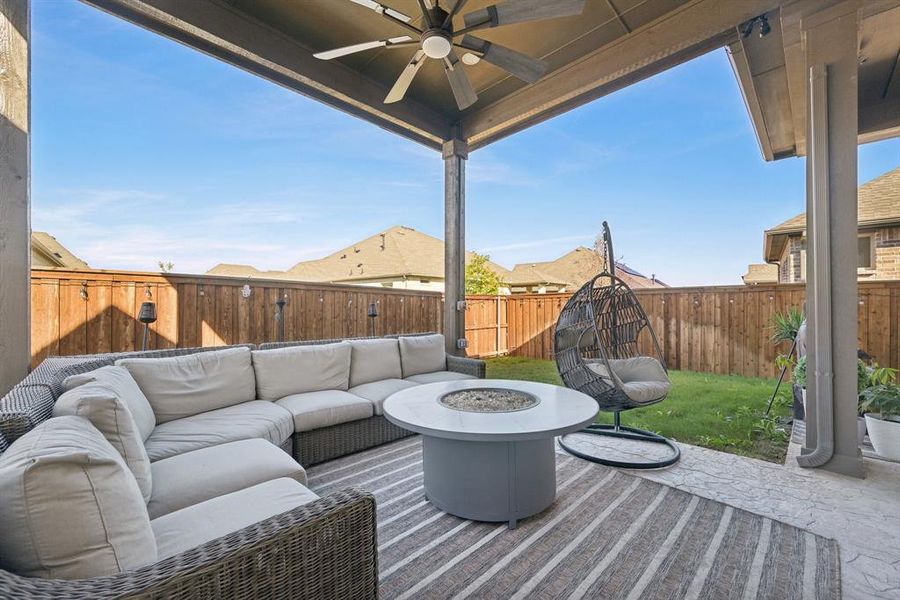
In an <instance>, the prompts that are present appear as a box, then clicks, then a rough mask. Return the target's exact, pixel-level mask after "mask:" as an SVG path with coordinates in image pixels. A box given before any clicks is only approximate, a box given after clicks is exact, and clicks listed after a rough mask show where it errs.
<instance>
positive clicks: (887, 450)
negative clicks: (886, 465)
mask: <svg viewBox="0 0 900 600" xmlns="http://www.w3.org/2000/svg"><path fill="white" fill-rule="evenodd" d="M860 406H861V409H862V410H863V411H865V416H866V428H867V429H868V430H869V438H870V439H871V440H872V446H874V447H875V452H876V453H877V454H879V455H880V456H883V457H884V458H887V459H890V460H896V461H900V385H897V384H896V383H883V384H879V385H874V386H872V387H869V388H867V389H866V390H865V391H864V392H863V399H862V402H861V403H860Z"/></svg>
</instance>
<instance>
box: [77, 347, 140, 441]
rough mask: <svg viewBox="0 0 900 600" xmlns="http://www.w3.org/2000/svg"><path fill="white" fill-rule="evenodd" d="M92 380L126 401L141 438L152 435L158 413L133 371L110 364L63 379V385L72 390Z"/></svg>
mask: <svg viewBox="0 0 900 600" xmlns="http://www.w3.org/2000/svg"><path fill="white" fill-rule="evenodd" d="M92 381H96V382H97V383H102V384H104V385H106V386H108V387H109V388H110V389H112V390H113V391H114V392H115V393H116V394H117V395H118V396H119V399H120V400H122V402H123V403H125V406H127V407H128V410H130V411H131V416H132V417H133V418H134V422H135V423H136V424H137V427H138V430H139V431H140V432H141V440H146V439H147V438H148V437H150V433H151V432H152V431H153V428H154V427H156V415H154V414H153V408H152V407H151V406H150V402H149V401H148V400H147V396H145V395H144V392H142V391H141V388H140V387H138V384H137V382H136V381H135V380H134V377H132V376H131V373H129V372H128V369H126V368H125V367H117V366H114V365H109V366H106V367H101V368H99V369H94V370H93V371H88V372H87V373H79V374H78V375H71V376H69V377H66V379H65V381H63V387H64V388H65V389H66V390H71V389H73V388H76V387H78V386H79V385H84V384H86V383H90V382H92Z"/></svg>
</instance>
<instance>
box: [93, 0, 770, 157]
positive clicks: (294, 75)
mask: <svg viewBox="0 0 900 600" xmlns="http://www.w3.org/2000/svg"><path fill="white" fill-rule="evenodd" d="M84 1H85V2H87V3H88V4H92V5H94V6H96V7H98V8H101V9H103V10H106V11H108V12H111V13H113V14H116V15H118V16H120V17H122V18H124V19H126V20H129V21H132V22H135V23H137V24H138V25H141V26H143V27H146V28H148V29H150V30H153V31H156V32H157V33H160V34H162V35H165V36H167V37H170V38H172V39H175V40H177V41H179V42H182V43H184V44H186V45H188V46H191V47H194V48H196V49H198V50H201V51H203V52H206V53H208V54H211V55H213V56H216V57H218V58H220V59H222V60H225V61H226V62H230V63H232V64H235V65H236V66H239V67H241V68H244V69H246V70H248V71H251V72H253V73H256V74H258V75H260V76H263V77H266V78H268V79H270V80H272V81H275V82H276V83H279V84H281V85H284V86H286V87H289V88H291V89H294V90H296V91H299V92H301V93H303V94H306V95H308V96H311V97H313V98H315V99H318V100H320V101H323V102H325V103H327V104H330V105H332V106H335V107H336V108H339V109H341V110H344V111H346V112H349V113H351V114H354V115H356V116H359V117H361V118H364V119H366V120H369V121H371V122H373V123H375V124H377V125H379V126H382V127H384V128H386V129H389V130H391V131H394V132H396V133H399V134H401V135H404V136H406V137H408V138H410V139H413V140H415V141H418V142H420V143H423V144H425V145H427V146H430V147H433V148H439V147H440V145H441V142H442V141H444V140H447V139H450V138H451V137H453V136H454V135H457V136H461V137H463V138H465V139H467V140H468V141H469V144H470V147H471V148H476V147H480V146H484V145H487V144H489V143H491V142H493V141H495V140H497V139H500V138H502V137H505V136H507V135H510V134H511V133H514V132H515V131H519V130H521V129H525V128H527V127H530V126H531V125H534V124H535V123H538V122H540V121H543V120H545V119H547V118H550V117H552V116H554V115H556V114H559V113H562V112H565V111H568V110H571V109H572V108H575V107H577V106H580V105H582V104H584V103H586V102H589V101H591V100H593V99H595V98H598V97H600V96H603V95H605V94H608V93H610V92H612V91H615V90H617V89H620V88H622V87H625V86H627V85H629V84H631V83H634V82H635V81H638V80H640V79H643V78H645V77H649V76H651V75H653V74H655V73H658V72H660V71H662V70H665V69H667V68H670V67H672V66H674V65H676V64H678V63H680V62H683V61H685V60H689V59H691V58H693V57H695V56H698V55H699V54H702V53H704V52H707V51H709V50H712V49H715V48H718V47H721V46H723V45H725V44H728V43H732V42H734V41H735V40H736V35H737V34H736V31H735V27H736V26H737V25H739V24H740V23H742V22H743V21H745V20H747V19H749V18H752V17H754V16H756V15H759V14H761V13H763V12H766V11H769V10H772V9H773V8H777V7H778V6H779V5H781V4H783V3H784V2H785V1H786V0H740V1H728V2H722V1H721V0H587V4H586V7H585V10H584V13H583V14H582V15H581V16H578V17H566V18H560V19H553V20H546V21H539V22H533V23H522V24H517V25H510V26H507V27H501V28H497V29H492V30H483V31H479V32H478V35H479V36H480V37H483V38H484V39H486V40H489V41H492V42H496V43H499V44H502V45H504V46H508V47H510V48H512V49H514V50H518V51H520V52H523V53H525V54H528V55H530V56H534V57H541V58H544V59H545V60H547V61H548V62H549V63H550V69H549V71H548V74H547V75H546V76H545V77H544V78H543V79H542V80H540V81H538V82H537V83H535V84H530V85H529V84H525V83H524V82H522V81H520V80H518V79H516V78H514V77H511V76H509V75H508V74H506V73H505V72H504V71H502V70H500V69H498V68H496V67H494V66H492V65H490V64H488V63H486V62H484V61H482V62H480V63H479V64H477V65H474V66H467V67H465V69H466V73H467V75H468V76H469V77H470V79H471V81H472V83H473V85H474V87H475V89H476V90H477V92H478V95H479V100H478V102H476V103H475V104H474V105H473V106H472V107H470V108H469V109H467V110H465V111H462V112H460V111H459V110H458V109H457V107H456V105H455V103H454V100H453V96H452V94H451V92H450V89H449V86H448V84H447V81H446V79H445V77H444V73H443V72H442V68H441V65H440V64H439V63H438V62H437V61H433V60H429V61H428V62H427V63H426V64H425V66H424V67H423V68H422V70H421V71H420V72H419V74H418V76H417V78H416V80H415V81H414V82H413V85H412V87H411V88H410V90H409V92H408V94H407V98H406V99H405V100H404V101H402V102H400V103H397V104H383V102H382V100H383V98H384V96H385V95H386V94H387V91H388V90H389V89H390V87H391V86H392V85H393V83H394V81H395V80H396V78H397V76H398V75H399V73H400V71H401V70H402V69H403V66H404V65H405V64H406V62H407V61H408V60H409V58H410V56H411V54H412V52H413V49H411V48H406V49H390V50H386V49H381V50H374V51H369V52H364V53H360V54H356V55H351V56H346V57H344V58H341V59H337V60H332V61H327V62H326V61H319V60H317V59H315V58H314V57H312V53H314V52H319V51H322V50H326V49H330V48H335V47H340V46H346V45H350V44H354V43H360V42H365V41H370V40H376V39H381V38H386V37H391V36H397V35H403V34H404V33H405V30H403V29H402V28H400V27H398V26H396V25H395V24H392V23H390V22H388V21H387V20H385V19H383V18H381V17H380V16H379V15H377V14H375V13H374V12H373V11H371V10H368V9H367V8H365V7H362V6H359V5H357V4H354V3H352V2H350V1H349V0H303V1H300V2H298V1H296V0H227V1H226V0H190V1H186V0H84ZM495 2H496V0H470V1H469V2H468V3H467V5H466V7H465V9H464V10H463V11H462V12H463V13H467V12H470V11H472V10H477V9H479V8H483V7H485V6H488V5H490V4H493V3H495ZM383 3H385V4H387V5H389V6H390V7H392V8H395V9H396V10H399V11H401V12H404V13H406V14H407V15H410V16H413V17H415V18H416V21H415V22H416V23H417V24H420V22H421V16H420V11H419V9H418V5H417V0H383ZM441 4H442V5H444V4H450V5H451V6H452V4H451V0H441ZM455 24H456V26H457V28H460V27H462V18H461V16H458V17H457V18H456V20H455Z"/></svg>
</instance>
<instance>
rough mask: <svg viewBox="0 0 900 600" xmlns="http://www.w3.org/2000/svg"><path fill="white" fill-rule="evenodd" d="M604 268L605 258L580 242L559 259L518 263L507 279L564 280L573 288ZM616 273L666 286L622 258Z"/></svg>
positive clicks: (637, 283) (634, 282) (639, 284)
mask: <svg viewBox="0 0 900 600" xmlns="http://www.w3.org/2000/svg"><path fill="white" fill-rule="evenodd" d="M603 270H605V264H604V262H603V258H602V257H601V256H600V255H599V254H597V253H596V252H595V251H593V250H591V249H590V248H585V247H584V246H579V247H578V248H575V249H574V250H572V251H571V252H567V253H566V254H563V255H562V256H560V257H559V258H557V259H556V260H552V261H548V262H537V263H524V264H518V265H516V266H515V267H513V270H512V274H511V275H510V276H509V277H508V278H506V281H507V283H510V284H512V285H520V286H521V285H541V284H565V285H566V286H567V287H568V288H570V289H572V288H578V287H581V286H582V285H584V283H585V282H587V281H588V280H589V279H590V278H592V277H593V276H594V275H596V274H598V273H600V272H601V271H603ZM616 274H617V275H618V276H619V277H620V278H621V279H622V280H623V281H624V282H625V283H627V284H628V286H629V287H632V288H652V287H666V284H664V283H662V282H661V281H659V280H658V279H655V278H650V277H646V276H644V275H642V274H641V273H638V272H637V271H635V270H634V269H632V268H631V267H629V266H628V265H626V264H624V263H621V262H617V263H616Z"/></svg>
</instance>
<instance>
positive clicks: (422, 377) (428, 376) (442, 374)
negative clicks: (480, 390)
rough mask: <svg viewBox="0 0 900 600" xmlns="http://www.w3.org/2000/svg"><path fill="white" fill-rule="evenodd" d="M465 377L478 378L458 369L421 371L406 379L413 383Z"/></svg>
mask: <svg viewBox="0 0 900 600" xmlns="http://www.w3.org/2000/svg"><path fill="white" fill-rule="evenodd" d="M463 379H478V378H477V377H475V376H474V375H467V374H465V373H457V372H456V371H434V372H432V373H420V374H419V375H410V376H409V377H407V378H406V379H405V380H404V381H412V382H413V383H439V382H443V381H462V380H463Z"/></svg>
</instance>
